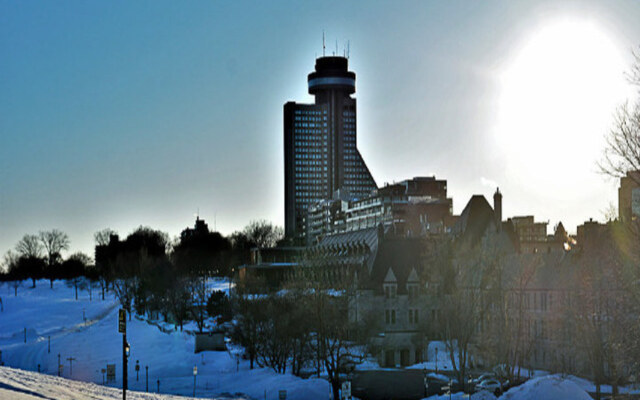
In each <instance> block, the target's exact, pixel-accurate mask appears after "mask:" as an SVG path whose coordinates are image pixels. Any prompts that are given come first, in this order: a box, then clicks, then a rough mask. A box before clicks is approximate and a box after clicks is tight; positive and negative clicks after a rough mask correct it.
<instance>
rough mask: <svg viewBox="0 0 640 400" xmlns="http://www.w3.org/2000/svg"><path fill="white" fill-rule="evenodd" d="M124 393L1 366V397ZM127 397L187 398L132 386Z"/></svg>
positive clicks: (24, 399)
mask: <svg viewBox="0 0 640 400" xmlns="http://www.w3.org/2000/svg"><path fill="white" fill-rule="evenodd" d="M121 396H122V391H121V390H118V389H115V388H111V387H106V386H102V385H96V384H93V383H86V382H80V381H74V380H71V379H66V378H58V377H57V376H50V375H45V374H38V373H36V372H31V371H23V370H21V369H15V368H9V367H0V399H16V400H41V399H42V398H43V397H44V398H46V399H56V400H76V399H92V400H107V399H117V398H119V397H121ZM127 398H129V399H132V400H186V398H185V397H182V396H173V395H167V394H155V393H141V392H135V391H130V390H129V391H127ZM192 398H193V397H192ZM230 399H232V398H231V397H228V398H225V400H230Z"/></svg>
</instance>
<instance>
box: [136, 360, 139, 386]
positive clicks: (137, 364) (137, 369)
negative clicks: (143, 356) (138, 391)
mask: <svg viewBox="0 0 640 400" xmlns="http://www.w3.org/2000/svg"><path fill="white" fill-rule="evenodd" d="M139 372H140V360H136V382H138V373H139Z"/></svg>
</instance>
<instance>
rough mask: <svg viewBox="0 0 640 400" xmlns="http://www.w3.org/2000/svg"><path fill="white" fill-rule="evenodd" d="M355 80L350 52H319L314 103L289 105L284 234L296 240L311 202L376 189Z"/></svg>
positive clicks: (359, 195)
mask: <svg viewBox="0 0 640 400" xmlns="http://www.w3.org/2000/svg"><path fill="white" fill-rule="evenodd" d="M355 84H356V75H355V73H354V72H352V71H349V70H348V60H347V58H345V57H335V56H334V57H320V58H318V59H316V65H315V71H313V72H311V73H310V74H309V76H308V85H309V93H310V94H312V95H314V96H315V103H313V104H301V103H295V102H287V103H286V104H285V105H284V165H285V168H284V169H285V172H284V180H285V237H286V238H287V239H289V240H291V241H293V242H298V243H302V241H303V239H304V236H305V223H304V219H305V214H306V211H307V208H308V207H309V205H311V204H313V203H315V202H318V201H321V200H324V199H330V198H332V196H333V194H334V192H336V191H340V193H341V196H346V197H347V198H348V199H358V198H363V197H366V196H369V195H371V194H372V193H373V192H375V191H376V189H377V186H376V183H375V181H374V179H373V177H372V176H371V173H370V172H369V169H368V168H367V166H366V164H365V162H364V160H363V159H362V156H361V155H360V152H359V151H358V148H357V141H356V132H357V130H356V99H355V98H353V97H352V96H351V95H352V94H354V93H355V90H356V86H355Z"/></svg>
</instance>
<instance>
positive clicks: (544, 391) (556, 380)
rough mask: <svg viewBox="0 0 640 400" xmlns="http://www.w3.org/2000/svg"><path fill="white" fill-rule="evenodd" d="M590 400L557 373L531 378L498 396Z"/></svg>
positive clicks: (505, 398) (521, 399)
mask: <svg viewBox="0 0 640 400" xmlns="http://www.w3.org/2000/svg"><path fill="white" fill-rule="evenodd" d="M538 399H545V400H591V396H589V394H588V393H587V392H585V391H584V390H583V389H582V388H580V386H578V385H577V384H575V383H574V382H572V381H570V380H567V379H563V378H562V377H560V376H558V375H553V376H544V377H540V378H534V379H531V380H529V381H527V382H525V383H524V384H522V385H521V386H518V387H514V388H512V389H510V390H509V391H507V392H506V393H505V394H504V395H502V396H500V400H538Z"/></svg>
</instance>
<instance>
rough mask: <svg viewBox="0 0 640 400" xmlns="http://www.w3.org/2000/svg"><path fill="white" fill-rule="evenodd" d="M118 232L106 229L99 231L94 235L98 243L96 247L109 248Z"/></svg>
mask: <svg viewBox="0 0 640 400" xmlns="http://www.w3.org/2000/svg"><path fill="white" fill-rule="evenodd" d="M115 234H116V231H114V230H113V229H111V228H105V229H102V230H99V231H98V232H96V233H94V234H93V240H94V241H95V242H96V246H107V245H109V241H110V240H111V236H113V235H115Z"/></svg>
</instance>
